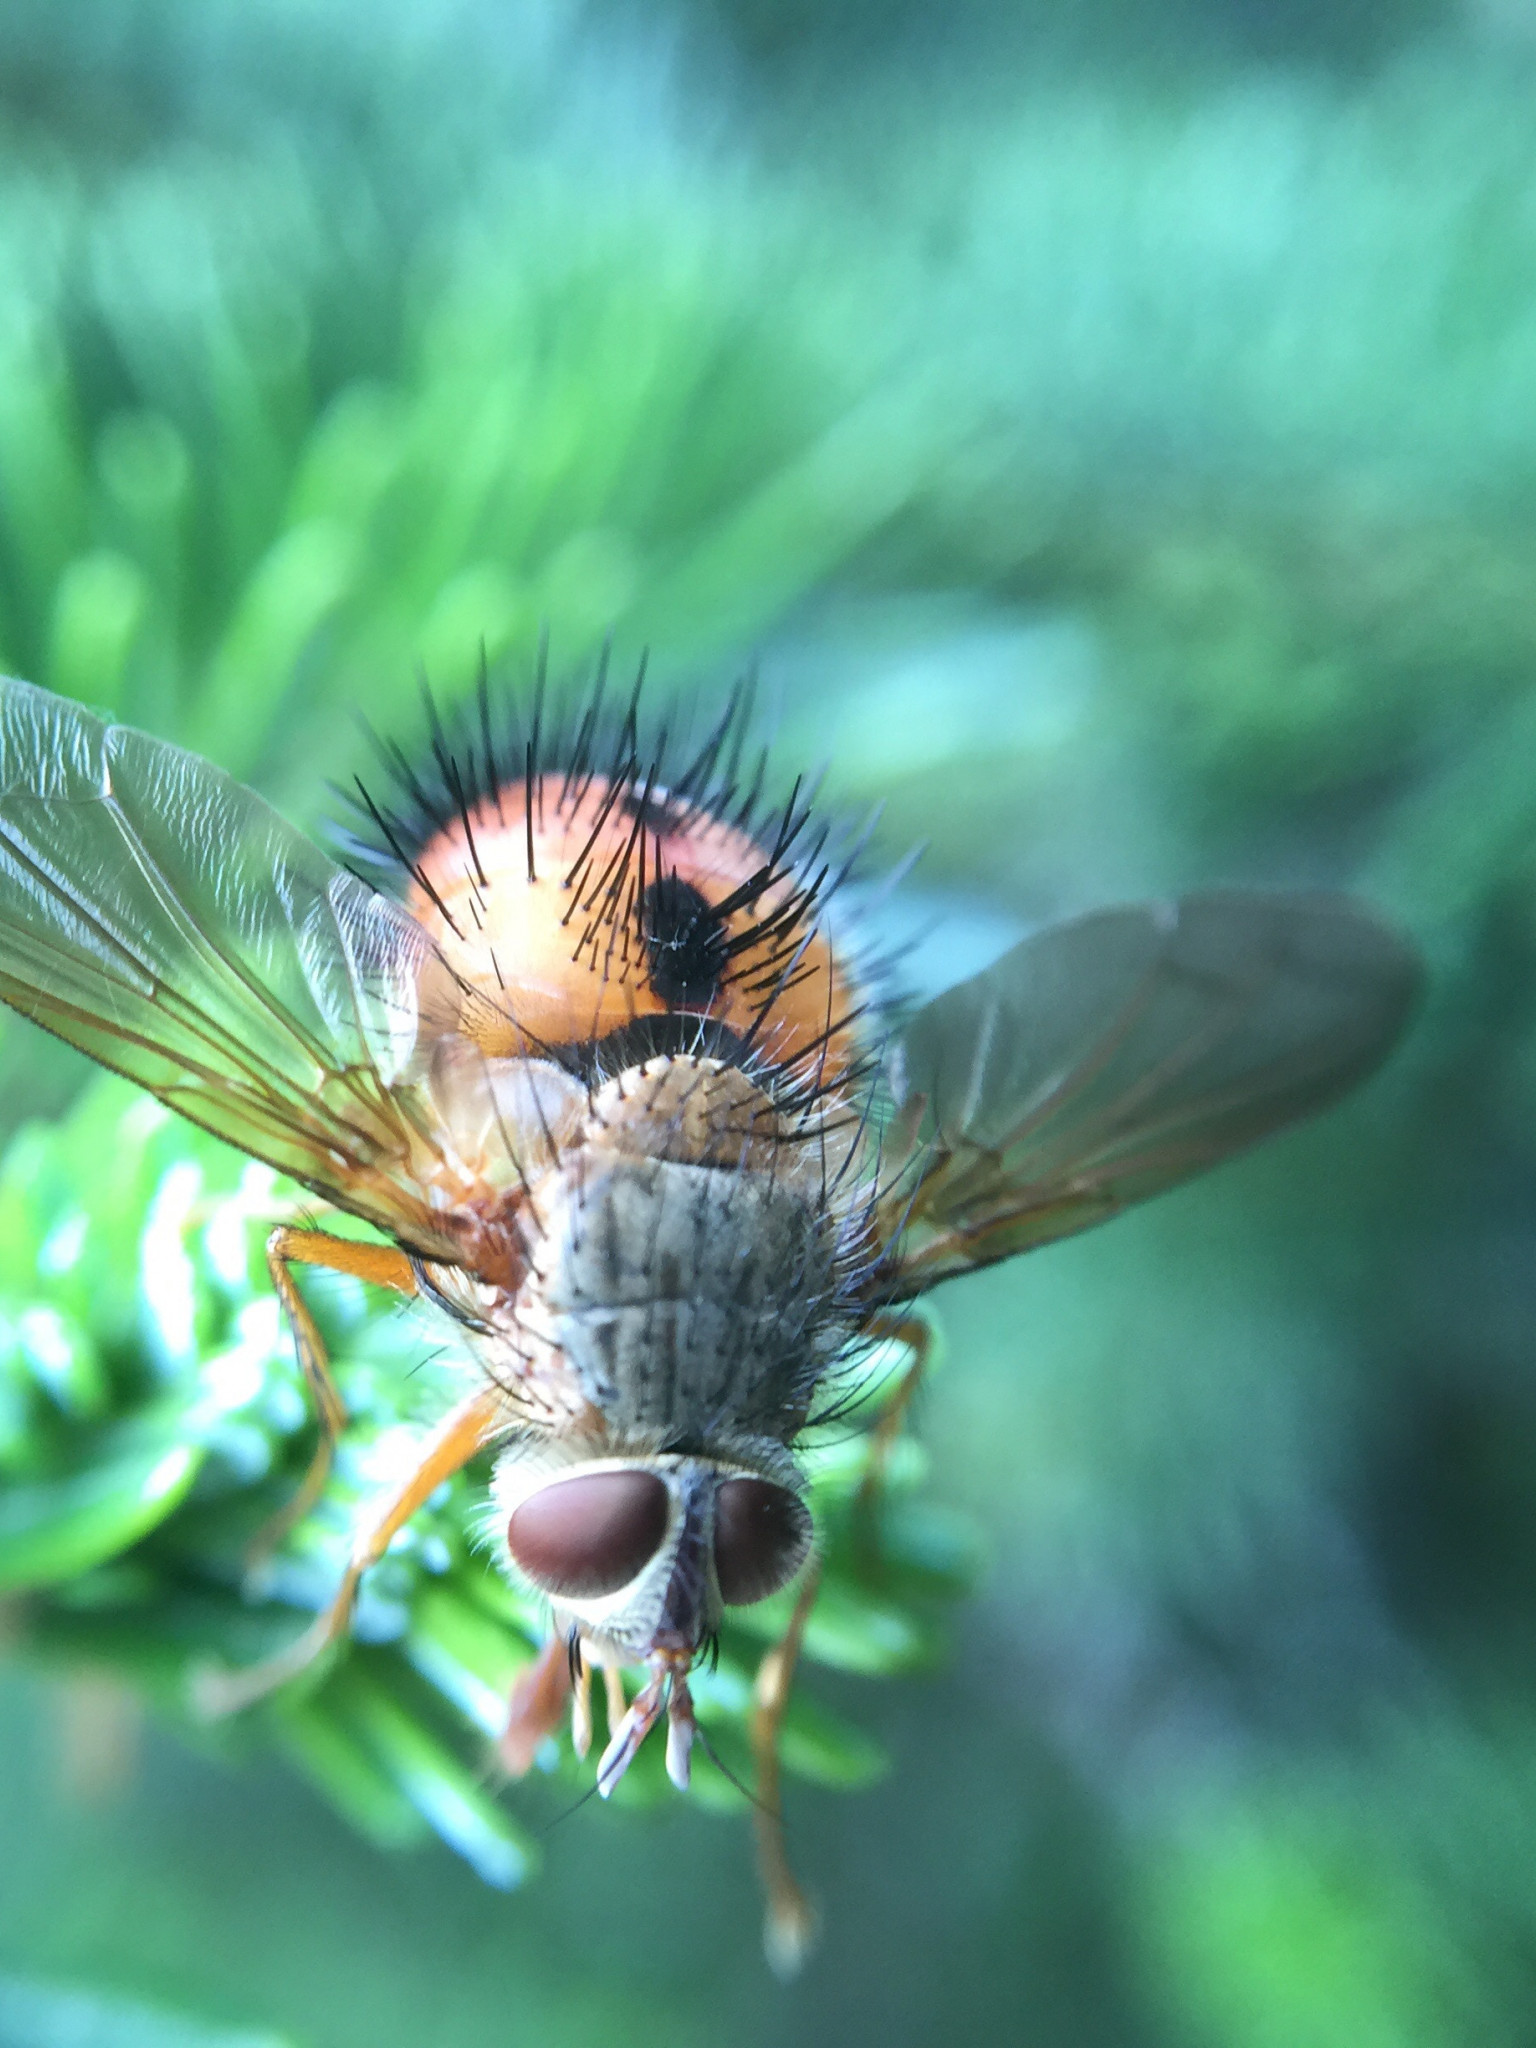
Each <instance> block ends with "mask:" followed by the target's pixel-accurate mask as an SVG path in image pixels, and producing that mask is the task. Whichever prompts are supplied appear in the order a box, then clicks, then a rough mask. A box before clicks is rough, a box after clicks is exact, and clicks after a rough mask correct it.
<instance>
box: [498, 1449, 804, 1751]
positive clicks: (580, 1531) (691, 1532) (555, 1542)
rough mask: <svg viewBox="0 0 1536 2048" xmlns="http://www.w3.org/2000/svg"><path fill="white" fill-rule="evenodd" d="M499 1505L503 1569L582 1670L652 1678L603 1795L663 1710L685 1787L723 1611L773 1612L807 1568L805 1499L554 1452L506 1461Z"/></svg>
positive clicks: (786, 1488)
mask: <svg viewBox="0 0 1536 2048" xmlns="http://www.w3.org/2000/svg"><path fill="white" fill-rule="evenodd" d="M552 1468H553V1469H552ZM492 1499H493V1502H494V1507H495V1522H496V1528H497V1532H498V1537H499V1543H500V1549H501V1554H502V1558H503V1562H504V1564H505V1565H506V1566H507V1568H508V1569H509V1570H510V1571H511V1573H512V1576H513V1577H514V1578H515V1579H517V1580H519V1581H521V1582H522V1583H523V1584H525V1585H527V1586H529V1587H531V1588H532V1589H533V1590H534V1591H535V1592H538V1593H542V1594H544V1595H545V1596H546V1597H547V1598H548V1599H549V1602H550V1605H551V1608H552V1610H553V1615H554V1624H555V1629H556V1632H557V1634H558V1635H559V1636H560V1637H561V1638H562V1639H563V1640H564V1641H565V1642H566V1643H567V1644H568V1646H569V1650H570V1658H571V1661H572V1662H573V1663H574V1662H575V1661H576V1660H577V1659H579V1658H582V1657H585V1658H587V1659H589V1660H590V1661H591V1662H592V1663H595V1664H599V1665H603V1666H606V1667H610V1668H611V1667H614V1666H619V1665H634V1664H641V1665H645V1666H647V1667H648V1671H649V1677H648V1681H647V1683H646V1685H645V1686H644V1687H643V1688H642V1690H641V1692H640V1693H639V1695H637V1697H636V1699H635V1701H634V1703H633V1705H632V1706H631V1707H630V1709H629V1710H628V1712H627V1713H626V1714H625V1715H624V1716H623V1718H622V1719H621V1720H620V1722H619V1725H618V1726H617V1727H616V1728H615V1729H614V1730H613V1733H612V1739H611V1741H610V1743H609V1746H608V1749H607V1751H606V1752H605V1754H604V1756H603V1758H602V1760H601V1762H600V1763H599V1766H598V1783H599V1786H600V1787H601V1789H602V1790H603V1791H604V1792H607V1791H610V1790H611V1789H612V1787H613V1786H614V1785H615V1784H616V1783H617V1782H618V1780H619V1778H620V1777H621V1776H622V1775H623V1773H624V1771H625V1769H626V1768H627V1767H628V1764H629V1761H630V1759H631V1758H632V1757H633V1755H634V1754H635V1751H636V1750H637V1749H638V1748H639V1746H640V1743H641V1742H642V1741H643V1740H644V1739H645V1736H646V1734H647V1733H648V1732H649V1730H650V1728H651V1727H652V1725H653V1724H654V1723H655V1721H656V1720H657V1719H658V1718H659V1715H660V1713H661V1710H662V1708H663V1706H665V1707H666V1708H667V1711H668V1719H669V1723H670V1726H669V1736H668V1744H667V1767H668V1770H669V1772H670V1773H671V1775H672V1777H673V1779H674V1781H675V1782H677V1783H679V1784H686V1783H687V1778H688V1754H689V1750H690V1748H691V1746H692V1741H693V1717H692V1705H691V1701H690V1699H689V1693H688V1673H689V1671H690V1669H691V1668H692V1666H693V1663H694V1661H695V1659H696V1658H697V1656H698V1654H699V1652H700V1650H701V1648H702V1647H703V1646H704V1645H705V1644H706V1643H707V1642H708V1641H709V1639H710V1638H711V1637H712V1636H713V1635H714V1634H715V1632H716V1631H717V1629H718V1628H719V1625H720V1621H721V1617H722V1614H723V1612H724V1610H725V1608H727V1607H747V1606H751V1605H752V1604H754V1603H755V1602H756V1601H758V1600H765V1599H767V1598H768V1597H769V1595H770V1594H773V1593H777V1592H778V1591H780V1590H781V1588H783V1587H784V1586H786V1585H788V1584H789V1582H790V1580H791V1579H793V1578H794V1577H795V1575H796V1573H797V1572H799V1571H800V1569H801V1568H802V1566H803V1565H804V1564H805V1563H806V1560H807V1559H808V1558H809V1556H810V1553H811V1545H812V1540H813V1539H812V1527H811V1517H810V1511H809V1509H808V1508H807V1507H806V1505H805V1502H804V1500H803V1498H802V1496H801V1493H800V1492H799V1490H798V1489H797V1488H796V1487H794V1486H792V1485H788V1484H784V1483H782V1480H781V1478H778V1477H775V1478H768V1477H766V1476H765V1475H764V1474H763V1473H761V1472H756V1471H751V1470H747V1469H744V1468H741V1467H735V1466H731V1465H725V1464H720V1463H717V1462H716V1461H714V1460H712V1459H708V1458H696V1457H687V1456H655V1457H647V1458H603V1459H593V1460H589V1461H586V1462H581V1463H575V1464H566V1465H564V1466H560V1465H557V1464H555V1463H554V1459H553V1457H552V1455H551V1452H550V1449H549V1447H546V1449H545V1453H544V1455H543V1456H542V1457H541V1456H538V1455H534V1456H529V1455H528V1454H526V1453H525V1452H522V1451H520V1450H511V1451H508V1452H507V1453H505V1454H504V1455H503V1457H502V1458H501V1460H500V1461H499V1462H498V1465H497V1468H496V1473H495V1478H494V1480H493V1482H492ZM514 1720H515V1714H514ZM520 1732H521V1731H515V1732H514V1736H513V1740H514V1743H515V1742H516V1741H517V1739H518V1734H519V1733H520ZM528 1732H530V1733H531V1734H533V1735H534V1736H535V1737H536V1736H537V1735H538V1734H539V1733H541V1732H542V1730H541V1729H539V1728H536V1727H533V1728H530V1730H529V1731H528Z"/></svg>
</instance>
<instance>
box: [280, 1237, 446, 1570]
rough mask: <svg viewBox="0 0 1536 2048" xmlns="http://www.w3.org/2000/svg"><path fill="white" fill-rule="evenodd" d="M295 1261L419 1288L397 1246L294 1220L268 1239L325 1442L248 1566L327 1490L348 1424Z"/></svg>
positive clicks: (401, 1289) (399, 1290) (397, 1287)
mask: <svg viewBox="0 0 1536 2048" xmlns="http://www.w3.org/2000/svg"><path fill="white" fill-rule="evenodd" d="M294 1266H319V1267H321V1268H322V1269H323V1270H325V1271H327V1272H331V1273H350V1274H351V1275H352V1276H353V1278H354V1279H357V1280H364V1281H366V1282H367V1283H368V1285H369V1286H371V1287H388V1288H391V1289H392V1290H393V1291H394V1292H395V1293H396V1294H407V1295H410V1294H414V1293H415V1292H416V1275H415V1272H414V1271H413V1269H412V1266H411V1262H410V1260H409V1259H408V1258H407V1257H406V1255H405V1253H404V1252H402V1251H397V1250H396V1249H395V1248H394V1246H393V1245H384V1244H360V1243H358V1242H357V1240H356V1239H354V1238H350V1237H332V1236H330V1235H329V1234H328V1233H327V1232H326V1231H323V1230H296V1229H293V1228H292V1227H291V1226H290V1225H288V1224H281V1225H279V1227H278V1228H277V1229H276V1230H274V1231H273V1233H272V1235H271V1236H270V1237H269V1238H268V1239H267V1271H268V1272H269V1273H270V1274H271V1275H272V1285H273V1288H274V1290H275V1291H276V1294H277V1298H278V1300H279V1301H280V1302H281V1303H282V1305H283V1313H284V1315H285V1316H286V1317H287V1318H288V1327H289V1329H290V1330H291V1331H292V1332H293V1348H294V1351H295V1353H296V1354H297V1356H298V1361H299V1371H300V1372H301V1373H302V1374H303V1375H304V1384H305V1385H306V1386H307V1387H308V1389H309V1392H310V1397H311V1399H312V1400H313V1401H314V1404H315V1412H316V1414H317V1415H318V1417H319V1420H320V1441H319V1442H318V1443H317V1444H316V1446H315V1455H314V1456H313V1458H311V1459H310V1462H309V1470H308V1471H307V1472H306V1473H305V1474H304V1478H303V1480H302V1481H301V1483H300V1486H299V1490H298V1492H297V1493H296V1494H295V1495H294V1496H293V1499H292V1500H290V1501H289V1502H288V1503H287V1505H286V1506H285V1507H283V1508H280V1509H279V1510H278V1512H277V1513H276V1514H275V1515H274V1516H273V1517H272V1519H271V1521H269V1522H268V1523H267V1524H266V1525H265V1526H264V1527H263V1528H262V1530H261V1531H260V1533H259V1534H258V1535H257V1537H256V1540H255V1541H254V1542H253V1543H252V1545H251V1547H250V1550H249V1552H248V1553H247V1556H246V1562H247V1564H248V1565H255V1564H259V1563H260V1562H261V1560H262V1559H263V1558H265V1557H267V1556H268V1555H270V1553H271V1552H272V1551H274V1550H275V1549H276V1548H277V1546H278V1544H279V1543H281V1542H282V1540H283V1538H284V1537H285V1536H286V1535H287V1534H288V1531H289V1530H290V1529H292V1528H294V1527H295V1526H296V1525H297V1524H298V1523H299V1522H302V1521H303V1519H304V1517H305V1516H306V1515H307V1514H308V1513H309V1511H310V1509H311V1508H312V1507H313V1506H314V1505H315V1503H316V1501H317V1500H319V1498H320V1496H321V1494H322V1493H323V1492H324V1491H325V1482H326V1480H327V1479H329V1477H330V1476H331V1460H332V1458H333V1457H334V1455H335V1450H336V1439H337V1438H338V1437H339V1436H340V1434H341V1432H342V1431H343V1430H344V1429H345V1428H346V1426H347V1409H346V1403H345V1402H344V1401H343V1400H342V1398H341V1395H340V1393H339V1392H338V1391H337V1387H336V1382H335V1381H334V1380H333V1379H332V1378H331V1370H330V1365H329V1362H328V1361H327V1359H326V1355H325V1344H324V1342H323V1340H322V1338H321V1336H320V1332H319V1330H318V1329H317V1328H316V1326H315V1319H314V1317H313V1316H312V1315H311V1314H310V1311H309V1304H308V1303H307V1302H306V1301H305V1299H304V1297H303V1295H302V1294H300V1292H299V1290H298V1286H297V1284H296V1283H295V1281H294V1277H293V1273H292V1270H291V1269H292V1268H293V1267H294Z"/></svg>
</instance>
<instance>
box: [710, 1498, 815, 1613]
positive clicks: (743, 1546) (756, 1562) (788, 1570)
mask: <svg viewBox="0 0 1536 2048" xmlns="http://www.w3.org/2000/svg"><path fill="white" fill-rule="evenodd" d="M810 1549H811V1517H810V1514H809V1512H808V1511H807V1509H806V1507H805V1504H804V1502H803V1501H799V1500H797V1499H796V1498H795V1496H794V1495H793V1494H792V1493H791V1492H790V1491H789V1490H788V1488H787V1487H783V1486H775V1485H774V1484H773V1483H772V1481H771V1480H767V1479H726V1480H723V1481H722V1482H721V1486H720V1490H719V1492H718V1493H717V1494H716V1495H715V1576H716V1578H717V1579H718V1580H719V1581H720V1597H721V1599H722V1600H723V1601H724V1602H725V1604H726V1606H727V1607H750V1606H751V1605H752V1602H753V1601H754V1600H766V1599H767V1598H768V1595H769V1594H770V1593H777V1592H778V1590H779V1588H780V1586H786V1585H788V1583H789V1581H790V1580H791V1579H792V1578H793V1577H794V1576H795V1573H796V1572H797V1571H799V1569H800V1567H801V1565H803V1564H804V1563H805V1560H806V1558H807V1557H808V1556H809V1555H810Z"/></svg>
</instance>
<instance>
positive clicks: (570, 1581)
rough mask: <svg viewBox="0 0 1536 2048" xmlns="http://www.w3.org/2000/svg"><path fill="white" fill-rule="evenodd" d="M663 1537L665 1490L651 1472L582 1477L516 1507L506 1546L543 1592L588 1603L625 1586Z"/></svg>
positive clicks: (555, 1483)
mask: <svg viewBox="0 0 1536 2048" xmlns="http://www.w3.org/2000/svg"><path fill="white" fill-rule="evenodd" d="M666 1533H667V1489H666V1484H665V1482H664V1481H663V1480H661V1479H658V1478H657V1476H656V1474H655V1473H654V1472H638V1471H629V1472H583V1473H579V1474H578V1475H577V1476H576V1477H575V1478H574V1479H556V1480H555V1481H553V1482H552V1483H551V1484H550V1485H549V1486H543V1487H540V1489H539V1491H538V1492H537V1493H530V1494H529V1496H528V1498H527V1499H526V1500H525V1501H522V1502H520V1503H519V1504H518V1506H517V1507H515V1508H514V1509H513V1510H512V1516H511V1520H510V1521H509V1522H508V1523H507V1548H508V1550H510V1551H511V1553H512V1562H513V1563H514V1564H515V1565H517V1566H518V1567H519V1569H520V1570H522V1571H524V1572H526V1573H527V1575H528V1577H529V1578H530V1579H532V1580H533V1582H534V1584H535V1585H536V1586H541V1587H542V1588H543V1590H544V1591H545V1592H546V1593H554V1594H556V1595H558V1596H561V1597H563V1598H565V1599H568V1600H594V1599H597V1598H599V1597H601V1596H602V1595H603V1594H605V1593H617V1592H618V1590H619V1589H620V1587H621V1586H627V1585H628V1584H629V1582H630V1580H631V1579H632V1578H634V1577H635V1576H636V1575H637V1574H638V1573H639V1572H640V1571H641V1570H642V1569H643V1568H644V1567H645V1566H646V1565H648V1564H649V1563H650V1561H651V1559H652V1558H653V1557H654V1556H655V1555H656V1553H657V1551H658V1550H659V1549H660V1548H661V1545H662V1540H663V1538H664V1537H665V1536H666Z"/></svg>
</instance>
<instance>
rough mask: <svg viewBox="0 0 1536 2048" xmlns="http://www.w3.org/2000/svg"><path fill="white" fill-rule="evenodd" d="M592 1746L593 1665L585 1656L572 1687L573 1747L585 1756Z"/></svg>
mask: <svg viewBox="0 0 1536 2048" xmlns="http://www.w3.org/2000/svg"><path fill="white" fill-rule="evenodd" d="M591 1747H592V1666H591V1665H590V1664H589V1663H588V1662H587V1660H586V1658H585V1657H583V1658H582V1660H581V1669H580V1671H578V1672H577V1674H576V1680H575V1683H574V1684H573V1685H572V1687H571V1748H572V1749H573V1750H575V1752H576V1754H577V1756H578V1757H582V1758H585V1756H586V1754H587V1751H588V1750H589V1749H590V1748H591Z"/></svg>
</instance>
